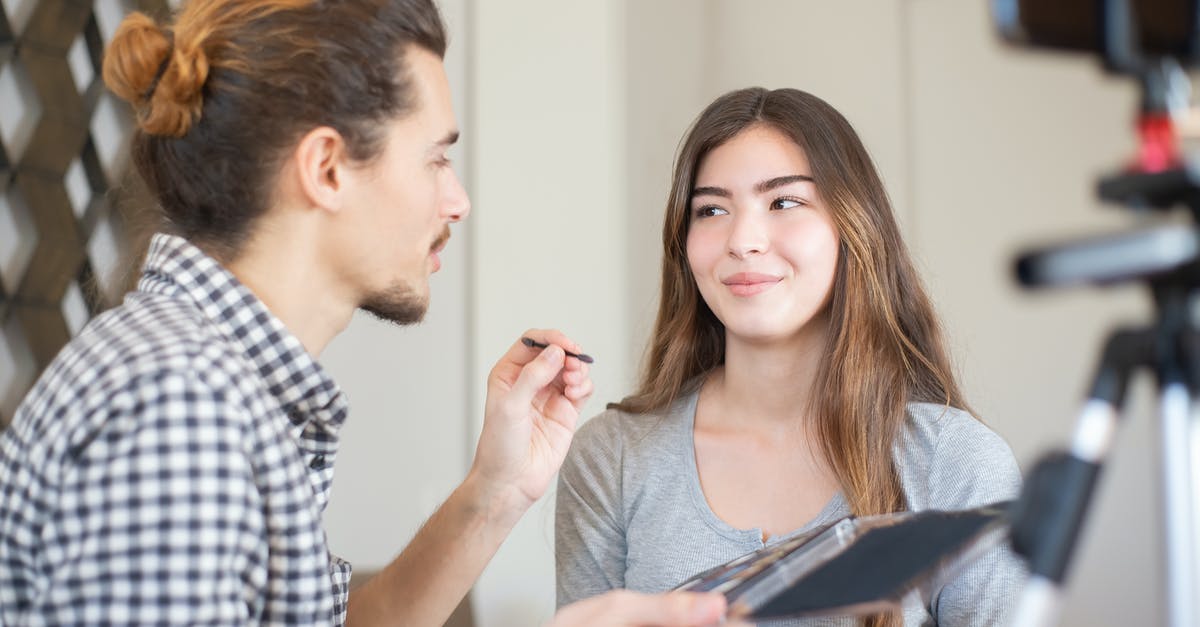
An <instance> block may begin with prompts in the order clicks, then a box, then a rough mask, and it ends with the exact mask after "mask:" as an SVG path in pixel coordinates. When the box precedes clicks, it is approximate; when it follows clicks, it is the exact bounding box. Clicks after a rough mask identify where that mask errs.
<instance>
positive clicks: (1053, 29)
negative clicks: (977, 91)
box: [991, 0, 1200, 71]
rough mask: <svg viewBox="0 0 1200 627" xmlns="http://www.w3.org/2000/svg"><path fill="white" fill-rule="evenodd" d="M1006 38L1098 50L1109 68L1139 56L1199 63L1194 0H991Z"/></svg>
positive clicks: (1199, 13)
mask: <svg viewBox="0 0 1200 627" xmlns="http://www.w3.org/2000/svg"><path fill="white" fill-rule="evenodd" d="M991 13H992V21H993V23H994V24H995V26H996V28H997V30H998V31H999V33H1000V35H1001V36H1002V37H1003V38H1004V39H1005V40H1006V41H1008V42H1010V43H1014V44H1018V45H1024V46H1034V47H1045V48H1054V49H1058V50H1068V51H1078V52H1091V53H1094V54H1098V55H1101V56H1102V57H1103V58H1104V59H1105V61H1106V63H1107V65H1108V66H1109V69H1110V70H1114V71H1133V69H1134V67H1132V66H1131V63H1134V62H1136V61H1137V60H1138V59H1139V58H1142V57H1169V58H1173V59H1176V60H1178V61H1179V63H1180V64H1181V65H1184V66H1194V65H1197V64H1200V1H1198V0H991Z"/></svg>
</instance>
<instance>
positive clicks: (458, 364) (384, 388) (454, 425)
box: [321, 0, 474, 571]
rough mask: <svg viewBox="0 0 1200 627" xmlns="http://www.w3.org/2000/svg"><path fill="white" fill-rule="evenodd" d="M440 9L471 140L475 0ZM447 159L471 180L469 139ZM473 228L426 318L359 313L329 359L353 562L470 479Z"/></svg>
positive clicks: (329, 519) (451, 259) (342, 514)
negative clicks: (390, 319)
mask: <svg viewBox="0 0 1200 627" xmlns="http://www.w3.org/2000/svg"><path fill="white" fill-rule="evenodd" d="M440 5H441V7H442V12H443V17H444V18H445V20H446V24H447V29H448V34H449V37H450V41H451V45H450V48H449V50H448V51H447V54H446V60H445V66H446V73H447V75H448V77H449V79H450V87H451V91H452V93H453V96H454V107H455V113H456V115H457V119H458V121H459V128H460V130H461V131H462V132H463V134H464V136H466V137H469V136H470V124H469V121H468V120H466V115H465V114H464V109H465V108H466V106H467V102H466V98H467V96H468V95H469V94H470V89H469V85H468V82H467V77H468V72H467V61H468V59H467V57H466V54H465V53H466V50H467V49H469V47H468V46H467V45H466V44H467V41H466V40H467V35H466V33H467V18H468V15H467V14H468V11H467V8H468V7H467V2H466V0H441V1H440ZM450 158H451V160H453V161H454V162H455V168H456V170H457V171H458V173H459V175H460V177H462V178H463V179H464V180H468V179H469V177H470V174H471V171H470V164H469V163H468V162H467V161H468V160H467V153H466V149H465V148H464V146H456V147H454V148H453V149H452V150H451V151H450ZM472 228H473V227H472V223H471V221H470V220H467V221H466V222H464V223H461V224H457V225H455V226H453V227H452V228H451V232H452V236H451V238H450V241H449V243H448V245H447V247H446V250H445V251H443V252H442V254H441V257H442V269H441V270H440V271H439V272H438V273H437V274H435V275H433V278H432V280H431V282H430V283H431V299H430V308H429V313H428V315H426V318H425V322H423V323H422V324H421V325H419V326H413V327H404V328H398V327H396V326H393V325H389V324H385V323H382V322H379V321H377V320H375V319H374V318H372V317H371V316H368V315H366V314H363V313H359V314H357V315H356V316H355V318H354V321H353V322H352V323H351V324H350V326H349V327H348V328H347V329H346V331H345V332H344V333H342V334H341V335H340V336H338V337H337V338H336V339H335V340H334V341H333V342H332V343H331V344H330V345H329V347H328V348H327V349H326V351H325V353H324V354H323V355H322V356H321V362H322V363H323V364H324V365H325V366H326V367H327V368H328V369H329V371H330V373H331V374H332V375H333V377H334V378H335V379H336V380H337V381H338V383H339V384H340V385H341V386H342V388H343V390H344V391H345V392H346V394H347V396H348V397H349V399H350V418H349V420H347V422H346V425H345V427H344V428H343V431H342V443H341V446H340V448H339V452H338V460H337V480H336V481H335V482H334V488H333V494H332V497H331V499H330V503H329V508H328V510H327V511H326V514H325V526H326V532H327V534H328V537H329V543H330V548H331V550H333V551H334V552H335V553H337V554H338V555H340V556H342V557H343V558H345V559H347V560H350V562H351V563H353V564H354V566H355V569H356V570H358V569H361V570H364V571H365V570H375V569H378V568H380V567H382V566H384V565H386V564H387V563H388V562H390V561H391V558H392V557H394V556H395V555H396V554H397V553H399V551H400V550H401V549H402V548H404V545H405V544H406V543H407V542H408V540H409V539H410V538H411V537H412V535H413V534H414V533H415V532H416V530H417V529H418V528H419V527H420V525H421V523H422V522H424V520H425V519H426V518H428V517H429V515H430V514H432V513H433V511H434V510H435V509H436V508H437V506H438V505H440V504H441V502H442V501H443V500H444V499H445V498H446V496H447V495H449V493H450V491H451V490H453V489H454V487H455V486H456V485H458V482H459V481H461V480H462V477H463V476H464V474H465V471H466V468H467V464H468V463H469V460H470V453H471V451H473V450H474V445H473V441H474V437H473V435H472V434H471V433H470V429H469V426H468V422H467V415H468V412H469V410H468V407H470V406H471V405H472V404H473V403H472V398H471V393H472V390H471V388H470V386H468V385H467V384H466V383H465V381H466V379H467V377H468V374H469V370H468V360H469V358H470V351H469V347H470V344H469V341H470V327H469V324H468V320H469V317H470V305H469V303H470V302H471V294H470V293H469V289H468V286H469V281H468V276H469V260H470V258H471V251H470V242H471V234H472V233H471V232H472Z"/></svg>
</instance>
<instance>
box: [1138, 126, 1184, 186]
mask: <svg viewBox="0 0 1200 627" xmlns="http://www.w3.org/2000/svg"><path fill="white" fill-rule="evenodd" d="M1137 128H1138V139H1139V140H1140V141H1139V146H1138V154H1137V159H1136V161H1135V162H1134V163H1133V164H1132V166H1131V168H1130V169H1132V170H1135V171H1137V172H1145V173H1154V172H1162V171H1164V170H1169V169H1171V168H1174V167H1177V166H1179V165H1180V164H1181V163H1182V159H1181V158H1180V156H1179V146H1178V144H1176V142H1175V129H1174V127H1172V126H1171V116H1169V115H1167V114H1165V113H1146V114H1142V115H1141V116H1140V117H1139V118H1138V122H1137Z"/></svg>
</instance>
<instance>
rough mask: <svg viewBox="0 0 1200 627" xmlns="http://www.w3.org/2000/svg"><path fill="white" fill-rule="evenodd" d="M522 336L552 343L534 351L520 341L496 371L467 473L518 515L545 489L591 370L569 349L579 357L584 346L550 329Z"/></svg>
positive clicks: (558, 463) (572, 425)
mask: <svg viewBox="0 0 1200 627" xmlns="http://www.w3.org/2000/svg"><path fill="white" fill-rule="evenodd" d="M524 337H528V338H532V339H534V340H536V341H538V342H542V343H544V344H548V345H549V346H548V347H547V348H544V349H538V348H530V347H529V346H526V345H525V344H523V343H522V342H521V341H520V340H518V341H517V342H515V343H513V345H512V347H510V348H509V349H508V352H507V353H505V354H504V356H503V357H501V358H500V361H499V362H497V363H496V366H495V367H494V368H492V372H491V374H490V375H488V384H487V401H486V403H485V405H484V420H483V433H481V434H480V436H479V445H478V447H477V448H476V450H475V461H474V464H473V465H472V467H471V473H470V476H468V481H469V482H474V483H475V485H476V486H477V487H479V488H480V489H481V490H482V491H483V493H484V494H485V495H486V496H487V497H488V498H489V499H491V500H492V501H493V502H494V503H498V504H500V505H501V506H502V507H503V508H504V509H505V510H507V513H511V514H516V515H518V516H519V515H520V514H522V513H524V512H525V510H526V509H528V508H529V506H530V505H532V504H533V502H534V501H536V500H537V499H538V498H540V497H541V496H542V495H543V494H544V493H545V492H546V488H547V487H548V486H549V485H550V480H551V479H553V477H554V473H556V472H558V468H559V466H561V465H562V462H563V458H564V457H565V456H566V454H567V449H568V448H569V447H570V445H571V437H572V436H573V435H574V433H575V423H576V422H577V421H578V419H579V410H580V408H582V407H583V404H584V402H585V401H587V399H588V397H589V396H591V394H592V380H591V378H589V376H588V365H587V364H585V363H583V362H581V361H579V360H578V359H576V358H574V357H567V356H566V354H565V352H564V350H569V351H571V352H574V353H579V352H582V351H581V349H580V347H579V345H577V344H576V343H575V342H573V341H571V339H570V338H568V337H567V336H565V335H563V334H562V333H560V332H559V331H553V330H538V329H531V330H529V331H526V332H525V335H524Z"/></svg>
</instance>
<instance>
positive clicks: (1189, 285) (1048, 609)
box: [1011, 63, 1200, 627]
mask: <svg viewBox="0 0 1200 627" xmlns="http://www.w3.org/2000/svg"><path fill="white" fill-rule="evenodd" d="M1142 79H1143V80H1142V86H1143V105H1142V114H1141V117H1140V119H1139V130H1140V131H1141V150H1140V152H1139V158H1138V160H1137V162H1136V163H1135V164H1134V166H1133V168H1132V169H1131V170H1130V171H1127V172H1125V173H1122V174H1118V175H1115V176H1111V177H1108V178H1105V179H1103V180H1102V181H1101V183H1100V185H1099V193H1100V196H1101V198H1103V199H1105V200H1107V201H1112V202H1117V203H1121V204H1125V205H1128V206H1135V207H1140V208H1149V209H1156V210H1166V209H1170V208H1172V207H1178V206H1181V205H1182V206H1185V207H1187V208H1189V209H1190V210H1191V214H1192V218H1193V224H1192V225H1186V226H1183V225H1176V226H1166V227H1159V228H1154V229H1148V230H1144V231H1141V232H1136V233H1130V234H1124V235H1119V236H1114V237H1106V238H1102V239H1094V240H1088V241H1084V242H1079V243H1073V244H1069V245H1066V246H1059V247H1054V248H1050V249H1045V250H1039V251H1034V252H1031V253H1028V254H1026V255H1024V256H1022V257H1021V258H1020V259H1019V261H1018V263H1017V273H1018V276H1019V278H1020V280H1021V281H1022V283H1023V284H1025V285H1026V286H1031V287H1035V286H1051V285H1062V284H1069V283H1098V284H1111V283H1116V282H1123V281H1131V280H1136V281H1142V282H1144V283H1145V284H1147V285H1148V286H1149V287H1150V291H1151V293H1152V294H1153V298H1154V305H1155V318H1154V321H1153V322H1152V323H1151V324H1149V325H1146V326H1143V327H1136V328H1123V329H1118V330H1116V331H1114V332H1113V333H1112V334H1111V335H1110V336H1109V337H1108V339H1107V341H1106V342H1105V344H1104V350H1103V353H1102V355H1101V358H1100V363H1099V367H1098V368H1097V371H1096V374H1095V376H1094V378H1093V380H1092V384H1091V388H1090V392H1089V395H1088V399H1087V401H1086V402H1085V403H1084V405H1083V408H1082V410H1081V412H1080V414H1079V417H1078V420H1077V422H1076V427H1075V432H1074V435H1073V439H1072V441H1071V445H1070V449H1069V450H1068V451H1064V452H1056V453H1051V454H1049V455H1047V456H1045V457H1044V458H1042V459H1041V460H1040V461H1039V462H1038V463H1037V464H1036V465H1035V467H1034V468H1033V470H1032V471H1031V472H1030V473H1029V476H1028V477H1027V479H1026V485H1025V488H1024V490H1023V491H1022V494H1021V498H1020V500H1019V501H1018V502H1017V504H1016V505H1015V507H1014V510H1013V527H1012V532H1011V535H1012V544H1013V548H1014V549H1015V550H1016V551H1017V553H1019V554H1021V555H1022V556H1024V557H1025V558H1026V559H1027V560H1028V562H1029V567H1030V571H1031V577H1030V580H1029V583H1028V584H1027V586H1026V588H1025V591H1024V593H1023V594H1022V596H1021V598H1020V602H1019V604H1018V607H1017V610H1016V613H1015V615H1014V620H1013V624H1014V625H1019V626H1022V627H1024V626H1027V625H1029V626H1041V625H1047V626H1048V625H1052V624H1055V623H1056V622H1057V617H1058V614H1059V605H1060V601H1061V589H1062V586H1063V583H1064V581H1065V577H1066V572H1067V569H1068V565H1069V562H1070V560H1071V556H1072V553H1073V551H1074V548H1075V545H1076V543H1077V540H1078V537H1079V532H1080V529H1081V527H1082V524H1083V521H1084V518H1085V516H1086V513H1087V507H1088V504H1089V502H1090V500H1091V497H1092V494H1093V492H1094V490H1095V485H1096V480H1097V478H1098V476H1099V474H1100V470H1101V467H1102V464H1103V463H1104V461H1105V458H1106V457H1107V456H1108V454H1109V451H1110V449H1111V446H1112V442H1113V439H1114V437H1115V432H1116V428H1117V426H1118V421H1119V419H1120V408H1121V405H1122V403H1123V402H1124V400H1125V393H1126V388H1127V386H1128V383H1129V380H1130V378H1131V376H1132V374H1133V373H1134V371H1135V370H1137V369H1139V368H1147V369H1149V370H1151V371H1152V372H1153V373H1154V375H1155V377H1156V379H1157V382H1158V386H1159V413H1160V419H1161V434H1162V447H1163V460H1162V461H1163V481H1164V488H1165V490H1164V496H1165V508H1166V522H1167V525H1166V527H1167V528H1166V540H1167V542H1166V546H1167V581H1168V595H1167V596H1168V616H1169V624H1170V625H1171V626H1172V627H1196V626H1198V625H1200V226H1197V225H1200V164H1194V165H1193V164H1189V163H1187V162H1185V161H1184V160H1183V159H1182V158H1180V156H1179V152H1178V150H1177V148H1176V147H1175V144H1174V134H1173V132H1172V129H1171V121H1170V117H1169V112H1170V111H1169V110H1170V108H1171V106H1172V99H1173V98H1174V96H1173V93H1175V90H1176V89H1177V88H1178V87H1179V85H1180V81H1185V80H1186V77H1185V76H1184V75H1183V73H1182V70H1180V69H1179V66H1178V65H1174V64H1171V63H1165V64H1161V65H1158V66H1155V67H1146V68H1145V71H1144V73H1143V76H1142Z"/></svg>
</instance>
